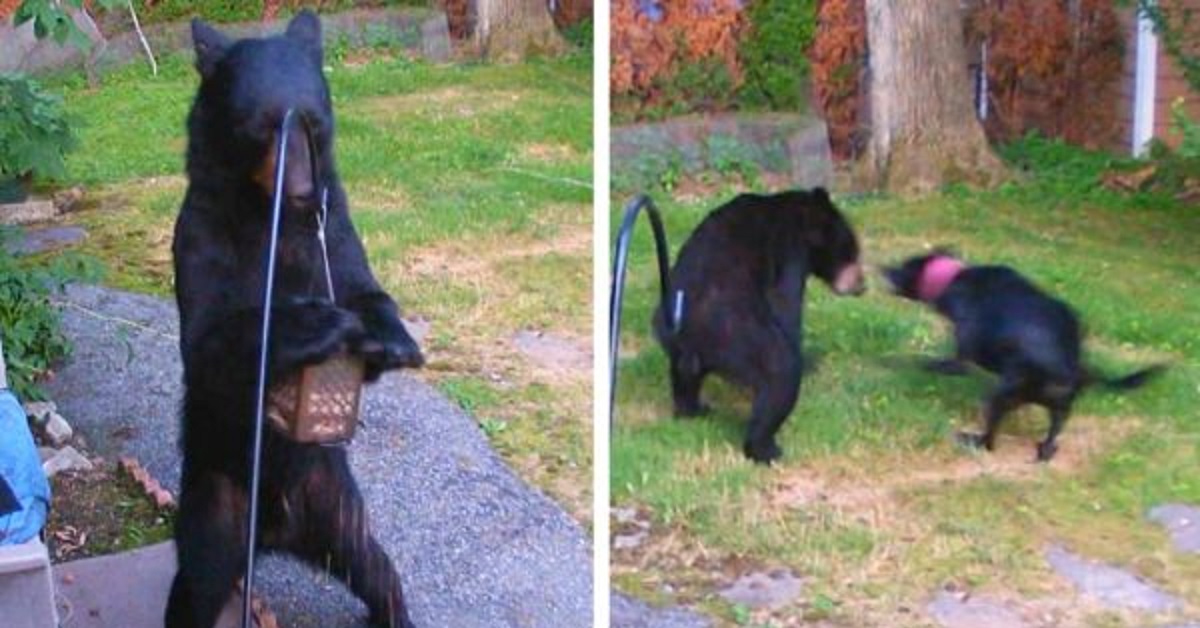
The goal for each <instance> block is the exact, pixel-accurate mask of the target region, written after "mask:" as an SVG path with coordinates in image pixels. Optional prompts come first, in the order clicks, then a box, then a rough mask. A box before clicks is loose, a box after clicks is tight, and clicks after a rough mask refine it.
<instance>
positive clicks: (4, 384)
mask: <svg viewBox="0 0 1200 628" xmlns="http://www.w3.org/2000/svg"><path fill="white" fill-rule="evenodd" d="M7 388H8V372H7V371H6V370H5V366H4V341H3V340H0V390H5V389H7Z"/></svg>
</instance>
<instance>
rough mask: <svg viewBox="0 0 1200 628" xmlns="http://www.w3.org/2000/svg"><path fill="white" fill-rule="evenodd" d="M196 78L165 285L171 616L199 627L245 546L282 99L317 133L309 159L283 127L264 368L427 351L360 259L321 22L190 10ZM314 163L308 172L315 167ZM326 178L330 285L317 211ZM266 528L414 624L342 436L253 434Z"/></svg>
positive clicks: (225, 590)
mask: <svg viewBox="0 0 1200 628" xmlns="http://www.w3.org/2000/svg"><path fill="white" fill-rule="evenodd" d="M192 37H193V40H194V43H195V50H196V67H197V69H198V70H199V72H200V78H201V81H200V88H199V92H198V93H197V95H196V100H195V102H194V104H193V106H192V111H191V114H190V116H189V118H188V136H189V138H188V150H187V174H188V189H187V196H186V198H185V199H184V201H183V207H182V209H181V210H180V212H179V218H178V220H177V222H176V225H175V242H174V256H175V295H176V300H177V303H178V306H179V319H180V332H181V334H180V335H181V338H180V349H181V352H182V354H183V366H184V384H185V395H184V401H183V434H182V447H183V475H182V490H181V494H180V502H179V513H178V517H177V519H176V523H175V541H176V545H177V551H178V560H179V572H178V573H177V574H176V576H175V581H174V583H173V585H172V587H171V596H170V600H169V602H168V605H167V611H166V625H167V626H170V627H198V628H209V627H210V626H212V625H213V623H214V622H215V620H216V618H217V615H218V614H219V612H220V610H221V608H222V607H223V606H224V605H225V603H226V602H227V601H228V599H229V598H230V594H231V593H232V592H233V590H234V586H235V584H236V582H237V580H238V577H239V576H240V575H241V572H242V568H243V566H244V564H245V559H246V534H245V533H246V513H247V507H248V483H249V476H250V446H251V436H252V431H251V430H252V426H253V419H254V415H255V387H256V380H257V369H258V359H259V358H258V356H259V351H260V347H261V345H260V342H259V340H258V337H259V334H260V326H261V324H262V315H263V307H262V305H263V304H262V298H263V294H264V278H265V260H266V251H267V245H268V240H269V221H270V215H271V199H272V196H273V194H274V192H273V189H272V188H273V181H272V179H273V174H272V173H273V172H274V170H275V165H276V159H277V158H278V155H277V154H276V152H277V150H278V149H277V143H278V134H279V127H280V123H281V121H282V119H283V116H284V113H285V111H287V110H288V109H294V110H295V112H296V114H298V115H299V116H300V117H302V118H303V119H304V120H305V121H306V122H307V124H308V125H309V127H310V128H311V129H312V130H313V132H314V137H315V152H316V155H315V158H316V162H317V167H316V168H312V167H311V166H310V157H311V156H312V155H310V150H309V147H308V144H307V142H306V141H305V139H304V134H303V133H302V132H301V128H302V126H301V125H299V124H296V125H294V127H293V128H294V129H295V130H294V132H292V133H291V134H289V140H288V143H287V145H286V149H285V150H286V156H287V161H286V170H285V177H284V178H285V189H286V194H285V199H286V200H285V209H284V212H283V218H282V225H281V228H280V240H279V249H278V251H279V253H278V266H277V271H276V278H275V282H276V286H275V298H274V301H273V302H272V304H271V317H272V329H271V337H270V346H269V355H270V358H269V359H270V361H269V365H268V369H269V374H268V380H269V382H278V381H280V379H281V378H283V377H285V376H287V375H289V374H291V373H293V372H295V371H296V370H297V369H298V368H300V367H301V366H304V365H308V364H315V363H319V362H322V361H324V360H326V359H327V358H329V357H330V356H332V355H333V354H335V353H337V352H341V351H350V352H352V353H355V354H358V355H361V356H362V357H363V358H365V360H366V363H367V378H368V380H374V379H376V378H378V377H379V375H380V373H381V372H383V371H385V370H388V369H394V368H399V367H416V366H420V365H421V363H422V361H423V358H422V356H421V353H420V349H419V348H418V347H417V345H416V343H415V342H414V341H413V339H412V338H411V337H410V336H409V334H408V333H407V331H406V330H405V329H404V325H403V324H402V323H401V321H400V319H399V312H398V309H397V307H396V304H395V302H394V301H392V299H391V298H390V297H388V295H387V294H385V293H384V292H383V290H382V289H381V288H380V286H379V284H378V283H377V282H376V281H375V279H374V277H372V275H371V271H370V269H369V268H368V266H367V260H366V256H365V254H364V252H363V248H362V244H361V243H360V242H359V239H358V236H357V235H356V234H355V232H354V228H353V226H352V225H351V223H350V218H349V214H348V210H347V205H346V194H345V191H344V190H343V189H342V186H341V183H340V182H339V181H338V177H337V174H336V171H335V167H334V161H333V112H332V108H331V105H330V97H329V87H328V85H327V84H326V82H325V78H324V76H323V75H322V70H321V67H322V48H321V26H320V22H319V21H318V20H317V17H316V16H315V15H314V14H312V13H310V12H307V11H305V12H302V13H300V14H299V15H298V16H297V17H296V18H295V19H293V20H292V21H291V23H290V24H289V25H288V28H287V32H286V33H285V34H283V35H280V36H276V37H269V38H264V39H247V40H242V41H237V42H233V41H230V40H229V39H227V38H226V37H225V36H224V35H222V34H221V33H219V32H217V31H216V30H214V29H212V28H211V27H209V26H208V25H206V24H204V23H203V22H200V21H194V22H193V23H192ZM314 170H315V172H314ZM322 190H328V195H329V196H328V199H329V215H328V224H327V234H328V243H329V256H330V260H329V264H330V270H331V271H332V277H333V284H334V287H335V290H336V303H333V302H330V301H329V300H328V299H327V298H325V295H327V292H326V284H325V275H324V268H325V267H324V265H323V262H322V257H321V250H320V245H319V243H318V240H317V221H316V216H317V213H316V209H317V206H318V205H319V201H318V200H317V199H318V197H319V195H320V194H321V192H322ZM262 460H263V464H262V484H261V489H260V508H259V512H260V519H259V532H260V537H259V538H261V539H262V544H263V547H264V548H265V549H267V550H285V551H288V552H291V553H293V554H295V555H297V556H299V557H301V558H303V559H305V560H307V561H308V562H310V563H311V564H313V565H314V566H318V567H319V568H321V569H327V570H329V571H330V572H332V573H333V574H334V575H335V576H337V577H338V578H340V579H342V580H343V581H344V582H345V583H346V584H347V585H348V586H349V587H350V588H351V589H352V590H353V591H354V593H355V594H356V595H357V596H358V597H359V598H361V599H362V600H363V601H364V602H365V603H366V605H367V608H368V609H369V611H370V619H371V622H372V623H373V624H376V625H383V626H411V625H412V623H411V622H410V620H409V618H408V613H407V611H406V609H405V604H404V598H403V595H402V593H401V587H400V578H399V577H398V575H397V574H396V572H395V569H394V568H393V567H392V563H391V561H390V560H389V559H388V556H387V554H386V553H384V551H383V549H382V548H381V547H380V546H379V544H378V543H377V542H376V541H375V539H374V538H373V537H372V536H371V533H370V531H369V528H368V525H367V518H366V514H365V509H364V504H363V500H362V497H361V495H360V494H359V492H358V488H357V486H356V485H355V482H354V478H353V477H352V476H351V474H350V468H349V465H348V464H347V459H346V451H345V449H344V448H342V447H326V446H320V445H307V444H300V443H297V442H294V441H291V440H288V439H287V438H285V437H283V436H282V435H280V434H277V433H275V432H274V431H272V430H270V429H267V430H265V433H264V445H263V459H262Z"/></svg>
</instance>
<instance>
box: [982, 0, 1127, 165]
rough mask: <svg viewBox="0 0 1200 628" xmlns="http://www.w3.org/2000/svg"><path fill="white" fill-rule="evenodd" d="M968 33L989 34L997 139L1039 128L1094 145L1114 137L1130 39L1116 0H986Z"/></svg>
mask: <svg viewBox="0 0 1200 628" xmlns="http://www.w3.org/2000/svg"><path fill="white" fill-rule="evenodd" d="M1072 4H1075V5H1076V12H1075V13H1074V14H1072V11H1071V5H1072ZM967 40H968V42H969V45H971V46H974V49H975V50H978V49H979V42H981V41H984V40H986V41H987V64H986V67H987V75H988V83H989V90H988V91H989V100H988V105H989V114H988V118H987V120H986V121H985V123H984V128H985V129H986V130H987V132H988V137H989V138H991V139H992V140H993V141H1007V140H1013V139H1016V138H1019V137H1021V136H1022V135H1025V134H1026V133H1027V132H1029V131H1031V130H1036V131H1038V132H1039V133H1040V134H1042V135H1044V136H1046V137H1058V138H1063V139H1065V140H1066V141H1068V142H1071V143H1074V144H1080V145H1083V146H1088V147H1092V148H1100V147H1104V146H1107V145H1110V144H1111V143H1112V142H1113V141H1114V139H1115V138H1114V137H1112V135H1113V133H1115V132H1118V125H1116V124H1115V120H1116V116H1117V113H1118V112H1117V104H1118V101H1119V98H1118V95H1119V89H1120V79H1121V75H1122V64H1123V61H1124V45H1125V39H1124V37H1123V34H1122V32H1121V25H1120V22H1119V21H1118V20H1117V15H1116V12H1115V10H1114V8H1113V2H1112V0H1077V2H1075V3H1072V2H1069V1H1067V0H1058V1H1047V0H985V1H983V2H981V3H980V7H979V9H978V10H977V11H975V12H974V14H973V15H972V16H971V18H970V19H969V20H968V22H967Z"/></svg>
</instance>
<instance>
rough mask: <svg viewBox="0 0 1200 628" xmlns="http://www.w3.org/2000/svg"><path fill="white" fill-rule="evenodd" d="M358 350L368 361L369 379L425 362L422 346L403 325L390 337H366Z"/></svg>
mask: <svg viewBox="0 0 1200 628" xmlns="http://www.w3.org/2000/svg"><path fill="white" fill-rule="evenodd" d="M357 351H358V353H359V354H360V355H362V356H363V358H365V359H366V361H367V381H374V380H376V379H377V378H378V377H379V375H380V374H382V373H383V372H384V371H390V370H392V369H398V368H420V367H421V366H422V365H424V364H425V356H424V355H422V353H421V348H420V347H418V346H417V343H416V341H415V340H413V339H412V336H409V335H408V331H407V330H405V329H404V327H403V326H400V327H399V329H398V330H396V333H393V334H392V335H391V336H390V337H388V338H370V337H368V338H366V339H365V340H364V341H363V343H362V345H361V346H360V347H358V349H357Z"/></svg>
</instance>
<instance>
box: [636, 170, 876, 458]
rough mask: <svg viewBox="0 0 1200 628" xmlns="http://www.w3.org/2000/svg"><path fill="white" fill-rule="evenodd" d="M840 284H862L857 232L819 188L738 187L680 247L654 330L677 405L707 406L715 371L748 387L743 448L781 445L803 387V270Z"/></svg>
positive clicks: (752, 454) (769, 450) (772, 452)
mask: <svg viewBox="0 0 1200 628" xmlns="http://www.w3.org/2000/svg"><path fill="white" fill-rule="evenodd" d="M810 273H812V274H815V275H816V276H818V277H820V278H821V279H822V280H824V281H825V282H826V283H827V284H829V285H830V287H832V288H833V290H834V291H835V292H837V293H838V294H859V293H861V292H862V290H863V276H862V270H861V267H860V266H859V264H858V239H857V237H856V236H855V234H854V231H853V230H852V229H851V227H850V225H849V223H847V222H846V219H845V218H844V217H843V216H842V214H841V212H839V211H838V209H837V208H836V207H835V206H834V205H833V203H832V202H831V201H830V199H829V195H828V194H827V193H826V192H825V190H823V189H821V188H816V189H814V190H812V191H791V192H783V193H780V194H773V195H758V194H743V195H741V196H738V197H737V198H735V199H733V200H732V201H730V202H728V203H726V204H725V205H722V206H721V207H718V208H717V209H715V210H713V211H712V213H710V214H709V215H708V216H707V217H706V218H705V219H704V221H703V222H701V223H700V225H699V226H698V227H696V229H695V231H693V232H692V234H691V236H690V237H689V238H688V240H687V241H686V242H685V243H684V244H683V248H682V249H680V251H679V258H678V259H677V260H676V262H675V265H674V267H673V268H672V270H671V276H670V284H671V285H670V286H669V289H668V291H667V292H668V295H669V296H670V298H671V299H672V300H674V299H675V294H676V293H677V292H682V302H683V308H682V316H680V317H679V320H678V321H677V327H676V326H675V325H672V324H670V322H669V319H673V318H675V315H674V312H675V304H674V303H662V304H659V307H658V310H657V311H656V312H655V315H654V329H655V335H656V336H657V338H658V340H659V342H660V343H661V344H662V346H663V348H664V349H665V350H666V352H667V355H668V356H669V358H670V361H671V389H672V393H673V396H674V402H675V413H676V414H677V415H679V416H692V415H696V414H700V413H702V412H703V411H704V410H705V408H704V406H703V405H702V404H701V402H700V386H701V384H702V383H703V381H704V377H705V376H706V375H708V374H709V373H717V374H719V375H722V376H724V377H725V378H727V379H729V380H730V381H732V382H734V383H736V384H739V385H742V386H746V387H749V388H750V389H751V390H752V391H753V408H752V410H751V416H750V425H749V429H748V430H747V433H746V440H745V444H744V447H743V451H744V452H745V454H746V456H747V457H749V458H751V459H752V460H755V461H756V462H761V463H769V462H771V461H772V460H775V459H776V458H778V457H779V456H780V455H781V453H782V452H781V451H780V449H779V445H778V444H777V443H776V442H775V433H776V432H777V431H778V430H779V427H780V425H782V424H783V421H784V419H786V418H787V416H788V415H789V414H790V413H791V411H792V409H793V408H794V407H795V405H796V398H797V396H798V395H799V392H800V377H801V374H802V362H801V360H802V358H801V351H800V342H801V338H802V335H803V334H802V330H801V323H802V313H803V310H804V288H805V284H806V282H807V280H808V276H809V274H810Z"/></svg>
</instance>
